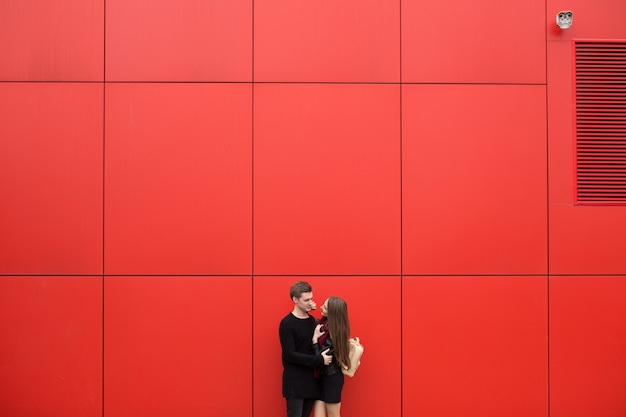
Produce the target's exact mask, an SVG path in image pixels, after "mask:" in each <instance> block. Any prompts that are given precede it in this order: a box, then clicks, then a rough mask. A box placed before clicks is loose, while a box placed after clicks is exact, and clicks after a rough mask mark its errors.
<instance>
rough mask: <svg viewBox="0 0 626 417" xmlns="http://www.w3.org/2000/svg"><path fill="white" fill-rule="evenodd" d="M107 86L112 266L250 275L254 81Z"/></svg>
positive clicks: (113, 270) (108, 258) (108, 253)
mask: <svg viewBox="0 0 626 417" xmlns="http://www.w3.org/2000/svg"><path fill="white" fill-rule="evenodd" d="M106 88H107V118H106V135H107V136H106V168H105V176H106V182H105V184H106V185H105V187H106V190H105V193H106V194H105V195H106V198H105V203H106V212H105V213H106V219H105V245H106V249H105V271H106V272H107V273H108V274H248V273H250V272H251V269H252V260H251V259H252V140H251V132H252V126H251V120H252V112H251V103H252V88H251V86H250V85H249V84H248V85H246V84H109V85H107V87H106Z"/></svg>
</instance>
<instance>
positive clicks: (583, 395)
mask: <svg viewBox="0 0 626 417" xmlns="http://www.w3.org/2000/svg"><path fill="white" fill-rule="evenodd" d="M624 299H626V277H624V276H612V277H607V276H604V277H600V276H588V277H581V276H578V277H573V276H565V277H552V278H550V416H551V417H586V416H590V415H594V416H620V415H623V414H624V411H625V410H626V408H625V406H626V404H625V403H624V387H625V386H626V356H624V352H625V351H626V335H625V333H624V328H626V304H624Z"/></svg>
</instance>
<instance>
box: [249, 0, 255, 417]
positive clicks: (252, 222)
mask: <svg viewBox="0 0 626 417" xmlns="http://www.w3.org/2000/svg"><path fill="white" fill-rule="evenodd" d="M251 17H252V36H251V39H250V42H251V43H252V48H251V49H252V50H251V53H252V68H251V72H250V80H251V81H252V82H251V83H250V89H251V90H252V91H251V94H250V117H251V122H250V146H251V152H250V155H251V158H250V166H251V170H250V183H251V187H250V189H251V195H250V204H251V210H250V216H251V217H252V218H251V219H250V227H251V229H252V230H251V231H250V232H251V233H250V236H251V238H250V251H251V254H250V264H251V265H250V287H251V293H250V296H251V297H250V298H251V308H250V317H251V325H250V333H251V334H250V340H251V341H252V346H253V347H254V0H252V16H251ZM250 356H251V358H250V360H251V362H250V363H251V364H252V367H251V369H252V372H251V376H252V378H251V381H250V393H251V396H252V398H251V402H250V406H251V408H252V409H251V410H250V415H251V416H252V417H254V348H253V349H250Z"/></svg>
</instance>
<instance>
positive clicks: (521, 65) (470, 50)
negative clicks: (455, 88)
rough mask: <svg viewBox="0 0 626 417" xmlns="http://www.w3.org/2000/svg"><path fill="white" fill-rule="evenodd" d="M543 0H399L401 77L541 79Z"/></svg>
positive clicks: (493, 80) (476, 80)
mask: <svg viewBox="0 0 626 417" xmlns="http://www.w3.org/2000/svg"><path fill="white" fill-rule="evenodd" d="M544 24H545V1H544V0H528V1H525V2H524V3H523V4H520V3H517V2H511V1H499V0H478V1H471V2H463V1H454V2H448V1H416V0H403V1H402V81H404V82H435V83H438V82H449V83H459V82H464V83H479V82H481V83H485V82H486V83H545V79H546V76H545V66H546V58H545V55H546V41H545V29H544V27H545V26H544Z"/></svg>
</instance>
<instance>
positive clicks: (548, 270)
mask: <svg viewBox="0 0 626 417" xmlns="http://www.w3.org/2000/svg"><path fill="white" fill-rule="evenodd" d="M545 15H546V16H548V4H547V2H546V5H545ZM544 37H545V40H546V49H545V54H546V59H545V60H546V68H545V80H544V83H545V84H544V85H545V91H544V93H545V95H546V98H545V109H544V110H545V113H546V122H545V129H546V300H547V303H548V305H547V320H548V322H547V324H548V325H547V329H546V330H547V333H548V334H547V338H546V340H547V341H548V346H547V350H548V352H547V365H548V369H547V375H548V386H547V387H546V388H547V396H548V404H547V407H548V410H547V411H548V414H547V415H548V417H550V146H549V144H550V130H549V125H550V119H549V111H548V105H549V104H550V103H549V94H548V76H549V74H548V63H549V61H548V60H549V54H548V29H547V27H545V28H544Z"/></svg>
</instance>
